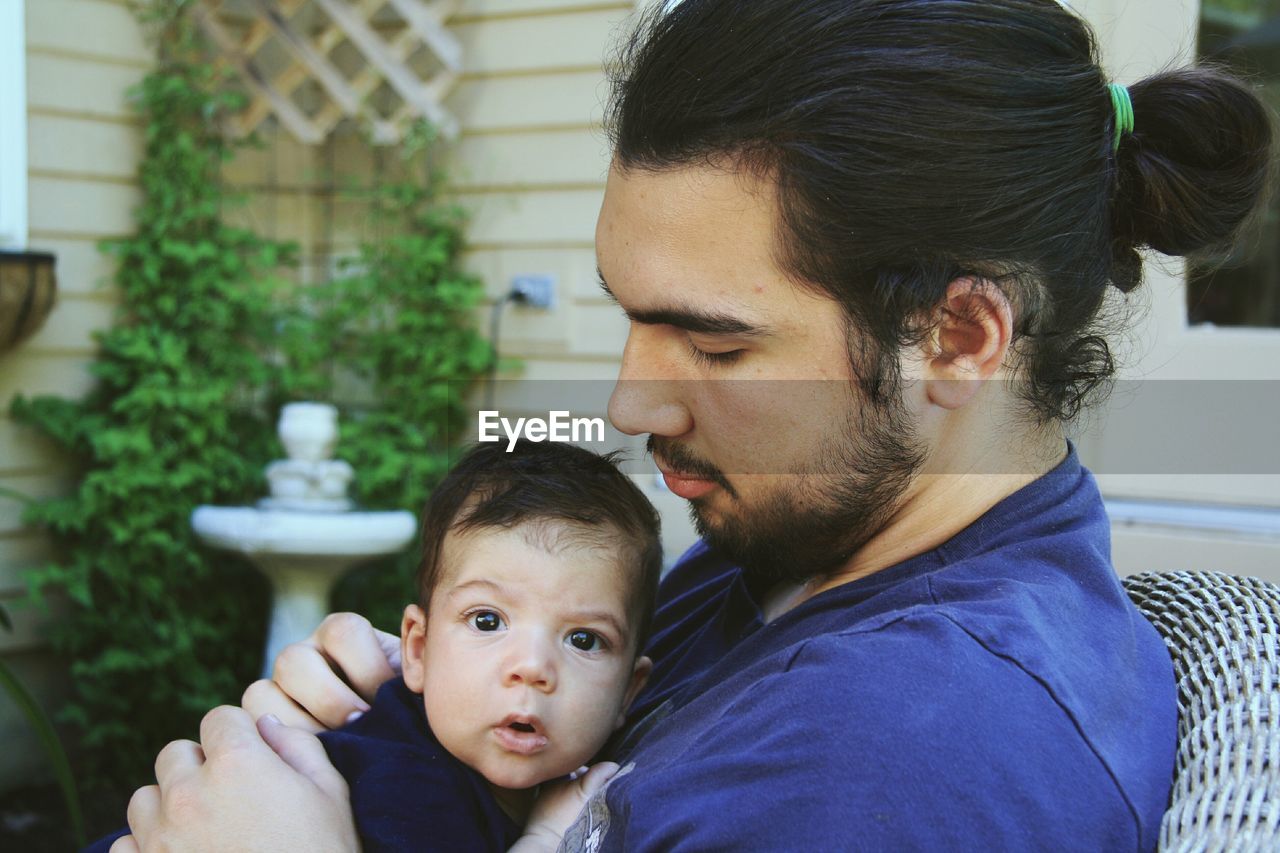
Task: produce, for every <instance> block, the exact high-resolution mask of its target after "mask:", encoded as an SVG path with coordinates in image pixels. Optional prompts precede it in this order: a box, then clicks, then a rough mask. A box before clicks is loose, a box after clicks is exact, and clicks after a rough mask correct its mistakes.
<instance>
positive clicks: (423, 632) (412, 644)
mask: <svg viewBox="0 0 1280 853" xmlns="http://www.w3.org/2000/svg"><path fill="white" fill-rule="evenodd" d="M426 652H427V614H426V613H424V612H423V610H422V608H421V607H419V606H418V605H416V604H410V605H408V606H407V607H405V609H404V618H403V619H401V620H400V664H401V666H402V667H403V669H404V683H405V686H406V687H408V688H409V689H410V690H412V691H413V692H414V693H421V692H422V688H423V685H424V683H425V682H426V678H427V657H426Z"/></svg>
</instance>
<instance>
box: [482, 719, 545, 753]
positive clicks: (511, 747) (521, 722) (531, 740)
mask: <svg viewBox="0 0 1280 853" xmlns="http://www.w3.org/2000/svg"><path fill="white" fill-rule="evenodd" d="M493 736H494V737H495V738H497V740H498V743H499V744H500V745H501V746H502V748H503V749H505V750H507V751H508V752H514V753H516V754H517V755H533V754H535V753H538V752H541V751H542V750H543V749H544V748H546V746H547V744H548V743H549V742H550V741H549V739H548V738H547V736H546V734H544V733H543V728H542V721H541V720H539V719H538V718H537V717H535V716H533V715H532V714H508V715H507V718H506V719H504V720H503V721H502V722H501V723H499V724H498V725H496V726H494V727H493Z"/></svg>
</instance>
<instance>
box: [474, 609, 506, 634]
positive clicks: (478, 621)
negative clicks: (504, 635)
mask: <svg viewBox="0 0 1280 853" xmlns="http://www.w3.org/2000/svg"><path fill="white" fill-rule="evenodd" d="M471 624H472V625H473V626H475V629H476V630H477V631H496V630H498V629H499V628H501V627H502V617H501V616H499V615H498V614H497V613H494V612H493V611H492V610H477V611H476V612H475V613H472V614H471Z"/></svg>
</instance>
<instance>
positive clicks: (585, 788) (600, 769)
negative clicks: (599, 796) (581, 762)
mask: <svg viewBox="0 0 1280 853" xmlns="http://www.w3.org/2000/svg"><path fill="white" fill-rule="evenodd" d="M617 772H618V765H617V764H614V763H613V762H612V761H601V762H600V763H599V764H597V765H595V766H594V767H592V768H591V769H590V770H588V771H587V775H585V776H582V777H579V778H578V780H577V785H578V786H579V787H580V788H581V789H582V798H583V800H587V799H590V798H591V796H592V795H594V794H595V793H596V792H597V791H599V790H600V789H601V788H603V787H604V786H605V783H607V782H608V781H609V780H610V779H612V778H613V777H614V776H615V775H616V774H617Z"/></svg>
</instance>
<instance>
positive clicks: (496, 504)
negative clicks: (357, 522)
mask: <svg viewBox="0 0 1280 853" xmlns="http://www.w3.org/2000/svg"><path fill="white" fill-rule="evenodd" d="M617 456H618V454H617V453H608V454H605V455H603V456H602V455H599V454H596V453H592V452H591V451H589V450H584V449H582V448H580V447H575V446H573V445H571V444H562V443H556V442H544V443H535V442H530V441H521V442H518V443H517V444H516V445H515V447H513V448H512V449H511V450H510V451H508V449H507V445H506V443H505V442H499V443H497V444H479V445H476V446H475V447H474V448H472V449H471V450H469V451H468V452H467V453H466V454H465V455H464V456H463V457H462V458H461V459H459V460H458V462H457V464H455V465H454V466H453V468H452V469H450V471H449V473H448V475H446V476H445V478H444V480H443V481H442V482H441V483H440V485H439V486H437V487H436V489H435V491H434V492H432V494H431V498H430V500H428V501H427V505H426V508H425V509H424V510H423V513H422V562H421V563H420V564H419V567H418V596H419V599H420V600H421V604H422V606H423V607H424V608H429V606H430V603H431V593H432V591H433V590H434V589H435V588H436V585H437V584H438V583H439V582H440V580H441V578H442V576H443V575H444V572H445V570H446V567H445V566H443V565H442V562H443V560H442V558H441V555H442V554H443V550H444V539H445V536H446V535H447V534H449V533H450V532H453V533H465V532H468V531H475V530H483V529H485V528H504V529H511V528H514V527H518V526H520V525H525V524H529V523H534V524H539V523H543V524H545V523H547V522H563V523H567V524H570V525H574V526H576V527H578V528H579V529H581V528H587V529H588V530H587V531H585V532H586V533H587V534H588V535H589V536H590V541H591V542H592V544H597V543H599V544H606V545H607V546H608V547H613V548H615V549H616V550H617V551H618V552H619V565H620V567H621V568H623V569H625V570H626V571H627V572H628V580H629V581H630V583H631V590H630V595H629V596H628V598H629V601H630V603H631V608H630V609H631V612H632V613H633V614H635V619H636V632H635V633H636V637H635V641H636V642H635V649H636V654H639V653H640V652H641V651H643V648H644V643H645V641H646V639H647V638H648V634H649V625H650V622H651V621H652V619H653V609H654V606H655V602H656V600H657V595H658V579H659V576H660V575H661V573H662V541H661V538H660V534H661V523H660V521H659V518H658V513H657V511H656V510H655V509H654V508H653V504H651V503H649V500H648V499H647V498H646V497H645V496H644V494H643V493H642V492H641V491H640V489H639V488H638V487H637V486H636V485H635V483H633V482H632V481H631V480H630V478H628V477H627V476H626V475H625V474H623V473H622V472H621V471H619V470H618V467H617ZM597 532H598V533H599V536H596V535H594V534H596V533H597Z"/></svg>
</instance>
